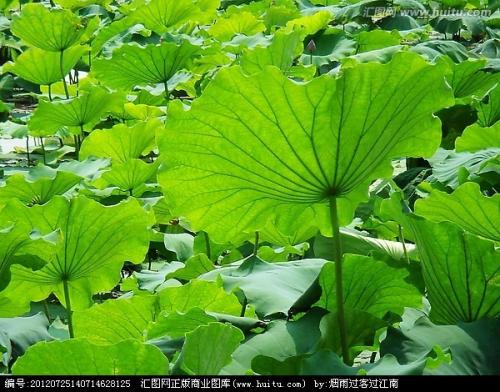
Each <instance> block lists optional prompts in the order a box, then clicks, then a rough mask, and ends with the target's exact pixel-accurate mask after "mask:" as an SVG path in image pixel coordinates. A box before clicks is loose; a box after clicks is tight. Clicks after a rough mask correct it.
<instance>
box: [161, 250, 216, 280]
mask: <svg viewBox="0 0 500 392" xmlns="http://www.w3.org/2000/svg"><path fill="white" fill-rule="evenodd" d="M214 268H215V267H214V263H213V262H212V260H210V259H209V258H208V257H207V255H205V254H204V253H200V254H197V255H195V256H192V257H190V258H189V259H187V260H186V262H185V266H184V267H183V268H179V269H178V270H177V271H174V272H172V273H170V274H168V275H167V278H172V279H181V280H185V281H188V280H191V279H196V278H198V277H199V276H200V275H202V274H204V273H207V272H209V271H212V270H213V269H214Z"/></svg>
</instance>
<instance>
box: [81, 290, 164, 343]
mask: <svg viewBox="0 0 500 392" xmlns="http://www.w3.org/2000/svg"><path fill="white" fill-rule="evenodd" d="M156 302H157V299H156V298H155V297H154V296H135V297H132V298H129V299H118V300H108V301H106V302H104V303H103V304H95V305H93V306H92V307H90V308H89V309H85V310H82V311H79V312H75V313H74V314H73V328H74V331H75V336H76V337H78V338H87V339H88V340H90V341H92V342H95V343H99V344H106V343H107V344H114V343H118V342H120V341H122V340H126V339H136V340H144V336H145V330H146V328H147V326H148V324H149V323H150V322H151V321H152V320H154V318H155V313H156V308H155V304H156Z"/></svg>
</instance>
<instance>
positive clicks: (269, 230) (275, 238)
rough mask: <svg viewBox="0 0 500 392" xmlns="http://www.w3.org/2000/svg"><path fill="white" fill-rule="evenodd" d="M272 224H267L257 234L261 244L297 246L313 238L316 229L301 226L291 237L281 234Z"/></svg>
mask: <svg viewBox="0 0 500 392" xmlns="http://www.w3.org/2000/svg"><path fill="white" fill-rule="evenodd" d="M277 226H278V225H276V224H275V223H274V222H269V224H268V225H267V226H266V227H264V228H263V229H262V231H260V232H259V237H260V239H261V241H262V242H269V243H271V244H273V245H281V246H287V245H291V246H293V245H297V244H301V243H304V242H306V241H307V240H310V239H311V238H313V237H314V236H315V235H316V233H317V232H318V229H317V228H315V227H314V225H304V226H301V227H300V228H299V229H298V230H297V231H295V232H294V233H292V234H291V235H284V234H283V233H281V232H280V231H279V230H278V228H277Z"/></svg>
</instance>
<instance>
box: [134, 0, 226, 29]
mask: <svg viewBox="0 0 500 392" xmlns="http://www.w3.org/2000/svg"><path fill="white" fill-rule="evenodd" d="M141 3H142V4H141ZM219 3H220V0H150V1H144V2H138V7H137V9H136V10H135V11H134V12H132V13H131V14H130V18H131V19H132V20H134V21H135V22H136V23H143V24H144V25H145V26H146V27H147V28H148V29H151V30H153V31H154V32H155V33H158V34H163V33H166V32H168V31H172V30H174V29H175V28H178V27H181V26H182V25H183V24H185V23H189V22H190V23H199V24H204V23H206V22H209V21H211V20H212V19H213V18H214V17H215V13H216V10H217V8H218V6H219Z"/></svg>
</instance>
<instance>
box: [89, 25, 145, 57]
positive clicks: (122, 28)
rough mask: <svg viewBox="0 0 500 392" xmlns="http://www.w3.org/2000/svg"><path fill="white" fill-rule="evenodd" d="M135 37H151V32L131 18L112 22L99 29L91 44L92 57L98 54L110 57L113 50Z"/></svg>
mask: <svg viewBox="0 0 500 392" xmlns="http://www.w3.org/2000/svg"><path fill="white" fill-rule="evenodd" d="M135 35H140V36H143V37H149V36H151V30H148V29H146V27H144V25H143V24H142V23H137V22H136V21H134V20H133V19H132V18H121V19H118V20H114V21H113V22H111V23H109V24H107V25H106V26H104V27H103V28H102V29H100V30H99V31H98V32H97V33H96V35H95V37H94V39H93V40H92V42H91V47H92V56H94V57H97V56H98V55H100V54H104V55H106V56H108V55H109V56H110V55H111V53H112V52H113V50H114V49H116V48H118V47H120V46H121V45H123V44H124V43H128V42H130V41H132V40H133V39H134V36H135Z"/></svg>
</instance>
